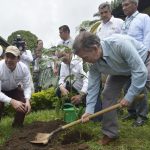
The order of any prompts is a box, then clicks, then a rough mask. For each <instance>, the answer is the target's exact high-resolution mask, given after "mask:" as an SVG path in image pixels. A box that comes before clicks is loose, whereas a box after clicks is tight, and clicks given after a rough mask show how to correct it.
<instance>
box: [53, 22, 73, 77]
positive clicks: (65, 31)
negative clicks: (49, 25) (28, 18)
mask: <svg viewBox="0 0 150 150" xmlns="http://www.w3.org/2000/svg"><path fill="white" fill-rule="evenodd" d="M59 36H60V38H61V40H60V41H59V42H58V44H57V45H58V46H59V45H64V46H67V47H69V48H72V44H73V39H72V38H71V36H70V28H69V26H68V25H62V26H60V27H59ZM56 56H57V57H58V58H59V52H56ZM59 70H60V68H59V64H58V63H55V64H54V69H53V72H54V74H55V75H58V74H59Z"/></svg>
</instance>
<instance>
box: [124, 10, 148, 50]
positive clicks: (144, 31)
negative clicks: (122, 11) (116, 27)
mask: <svg viewBox="0 0 150 150" xmlns="http://www.w3.org/2000/svg"><path fill="white" fill-rule="evenodd" d="M122 33H123V34H128V35H130V36H132V37H134V38H135V39H136V40H137V41H139V42H141V43H142V44H144V46H146V48H147V49H148V50H150V17H149V16H148V15H147V14H142V13H139V12H138V11H136V12H135V13H133V14H132V16H130V17H126V19H125V22H124V24H123V26H122Z"/></svg>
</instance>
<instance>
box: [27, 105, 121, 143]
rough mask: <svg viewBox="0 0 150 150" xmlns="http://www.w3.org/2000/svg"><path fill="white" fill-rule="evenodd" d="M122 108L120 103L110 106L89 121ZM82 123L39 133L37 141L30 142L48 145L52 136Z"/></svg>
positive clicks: (91, 116)
mask: <svg viewBox="0 0 150 150" xmlns="http://www.w3.org/2000/svg"><path fill="white" fill-rule="evenodd" d="M120 106H121V105H120V103H118V104H116V105H113V106H110V107H108V108H105V109H103V110H101V111H99V112H96V113H94V114H92V115H90V116H89V119H92V118H94V117H97V116H99V115H102V114H104V113H106V112H109V111H112V110H114V109H116V108H118V107H120ZM81 122H82V120H81V119H79V120H76V121H73V122H71V123H69V124H66V125H64V126H61V127H59V128H57V129H56V130H54V131H52V132H51V133H37V135H36V137H35V140H33V141H30V142H31V143H34V144H47V143H48V141H49V140H50V139H51V138H52V136H53V135H54V134H55V133H57V132H59V131H62V130H64V129H67V128H69V127H72V126H74V125H76V124H79V123H81Z"/></svg>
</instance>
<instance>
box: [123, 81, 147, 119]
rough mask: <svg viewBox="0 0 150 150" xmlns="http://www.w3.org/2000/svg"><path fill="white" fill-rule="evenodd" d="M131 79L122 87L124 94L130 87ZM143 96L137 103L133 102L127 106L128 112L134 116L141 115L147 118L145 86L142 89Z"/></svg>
mask: <svg viewBox="0 0 150 150" xmlns="http://www.w3.org/2000/svg"><path fill="white" fill-rule="evenodd" d="M130 84H131V79H130V80H129V81H128V82H127V83H126V85H125V87H124V92H125V94H126V93H127V91H128V88H129V87H130ZM143 94H144V98H143V99H142V100H139V101H138V103H133V104H131V105H130V106H129V107H128V113H129V114H131V115H135V116H141V117H145V118H147V115H148V97H147V94H148V93H147V90H146V88H145V89H144V91H143Z"/></svg>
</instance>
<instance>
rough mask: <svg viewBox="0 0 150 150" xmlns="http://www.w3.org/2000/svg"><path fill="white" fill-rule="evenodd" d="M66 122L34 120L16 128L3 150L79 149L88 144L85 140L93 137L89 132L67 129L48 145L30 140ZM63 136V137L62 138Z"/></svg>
mask: <svg viewBox="0 0 150 150" xmlns="http://www.w3.org/2000/svg"><path fill="white" fill-rule="evenodd" d="M63 124H64V122H62V121H60V120H53V121H49V122H34V123H32V124H30V125H26V126H25V127H23V128H22V129H16V130H15V131H14V133H13V134H12V136H11V138H10V139H9V140H8V141H7V142H6V143H5V145H4V146H3V147H2V149H1V148H0V149H1V150H79V149H80V148H79V147H80V144H81V142H82V145H84V146H82V147H86V148H85V150H88V146H87V145H86V144H83V142H85V141H88V140H91V139H92V137H91V136H90V135H88V134H87V133H84V132H83V133H79V131H74V130H67V131H62V132H61V133H57V135H55V136H54V137H53V138H52V139H51V141H49V143H48V144H47V145H39V144H38V145H37V144H31V143H30V141H31V140H34V139H35V136H36V134H37V133H39V132H41V133H50V132H51V131H53V130H55V129H57V128H58V127H60V126H62V125H63ZM60 137H61V138H60Z"/></svg>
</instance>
